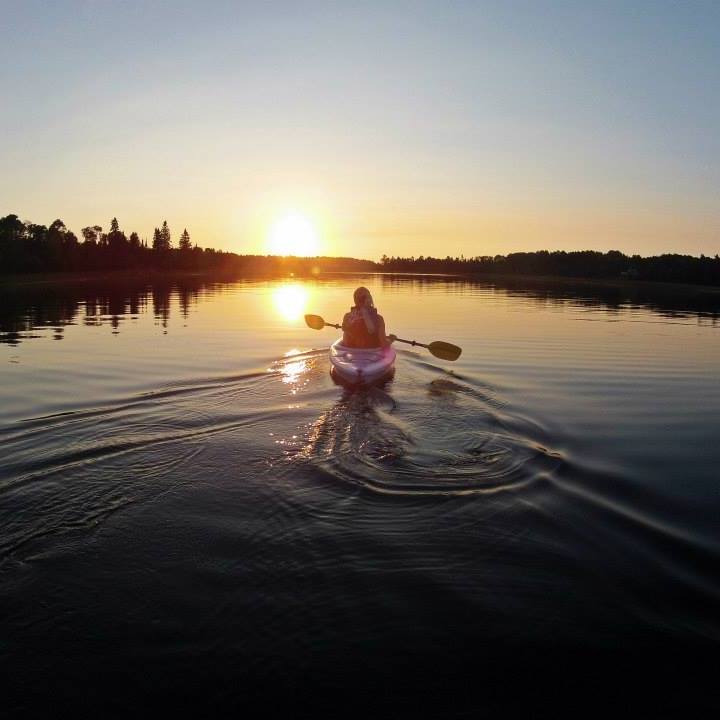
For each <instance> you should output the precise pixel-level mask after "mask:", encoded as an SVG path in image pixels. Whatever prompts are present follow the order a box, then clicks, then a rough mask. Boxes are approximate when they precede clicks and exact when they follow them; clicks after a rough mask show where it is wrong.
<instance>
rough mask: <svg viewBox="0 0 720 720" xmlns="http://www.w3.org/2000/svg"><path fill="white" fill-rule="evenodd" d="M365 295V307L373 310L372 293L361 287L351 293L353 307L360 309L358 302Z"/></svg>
mask: <svg viewBox="0 0 720 720" xmlns="http://www.w3.org/2000/svg"><path fill="white" fill-rule="evenodd" d="M365 295H367V297H368V301H367V306H368V307H371V308H374V307H375V303H374V302H373V296H372V293H371V292H370V291H369V290H368V289H367V288H366V287H363V286H362V285H361V286H360V287H359V288H357V290H355V292H354V293H353V301H354V303H355V307H360V303H359V302H358V301H359V300H360V299H362V298H363V297H364V296H365Z"/></svg>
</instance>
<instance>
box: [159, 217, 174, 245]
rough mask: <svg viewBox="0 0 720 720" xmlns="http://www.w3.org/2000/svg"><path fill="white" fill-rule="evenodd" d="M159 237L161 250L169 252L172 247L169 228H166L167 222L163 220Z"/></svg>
mask: <svg viewBox="0 0 720 720" xmlns="http://www.w3.org/2000/svg"><path fill="white" fill-rule="evenodd" d="M160 237H161V238H162V246H163V250H169V249H170V248H171V247H172V242H171V235H170V228H169V227H168V224H167V220H163V224H162V229H161V230H160Z"/></svg>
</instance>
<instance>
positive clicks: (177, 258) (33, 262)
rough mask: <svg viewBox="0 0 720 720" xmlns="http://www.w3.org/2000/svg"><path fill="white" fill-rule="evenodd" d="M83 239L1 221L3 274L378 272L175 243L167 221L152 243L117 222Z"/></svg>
mask: <svg viewBox="0 0 720 720" xmlns="http://www.w3.org/2000/svg"><path fill="white" fill-rule="evenodd" d="M81 238H82V239H80V238H78V236H77V235H76V234H75V233H74V232H73V231H72V230H69V229H68V228H67V227H66V225H65V223H64V222H63V221H62V220H55V221H54V222H53V223H51V224H50V226H49V227H47V226H45V225H37V224H35V223H31V222H23V221H22V220H20V218H19V217H18V216H17V215H6V216H5V217H3V218H0V274H9V273H36V272H76V271H113V270H162V271H171V270H191V271H201V272H213V273H218V274H242V273H246V274H253V275H261V274H265V275H278V274H281V275H287V274H290V273H296V274H304V275H311V274H314V273H315V274H316V273H319V272H340V271H354V272H376V271H377V270H378V265H377V263H374V262H372V261H371V260H357V259H355V258H337V257H318V258H295V257H279V256H267V255H237V254H236V253H229V252H223V251H220V250H213V249H212V248H200V247H198V246H197V245H195V244H193V242H192V240H191V238H190V233H189V232H188V231H187V229H185V230H183V232H182V233H181V235H180V238H179V240H178V243H177V247H175V246H174V244H173V239H172V234H171V232H170V228H169V227H168V224H167V221H165V222H163V223H162V225H161V226H160V227H157V228H155V230H154V232H153V236H152V240H151V242H150V244H148V242H147V240H145V239H141V238H140V236H139V235H138V233H137V232H131V233H130V234H129V235H128V234H126V233H125V232H124V231H123V230H121V229H120V224H119V223H118V221H117V218H113V219H112V220H111V221H110V228H109V230H108V232H104V231H103V228H102V227H101V226H99V225H90V226H88V227H84V228H83V229H82V230H81Z"/></svg>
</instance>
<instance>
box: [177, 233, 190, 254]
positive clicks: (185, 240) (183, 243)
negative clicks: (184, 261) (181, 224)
mask: <svg viewBox="0 0 720 720" xmlns="http://www.w3.org/2000/svg"><path fill="white" fill-rule="evenodd" d="M178 247H179V248H180V249H181V250H184V251H186V252H187V251H188V250H192V244H191V243H190V233H189V232H188V231H187V228H185V229H184V230H183V232H182V235H181V236H180V242H179V243H178Z"/></svg>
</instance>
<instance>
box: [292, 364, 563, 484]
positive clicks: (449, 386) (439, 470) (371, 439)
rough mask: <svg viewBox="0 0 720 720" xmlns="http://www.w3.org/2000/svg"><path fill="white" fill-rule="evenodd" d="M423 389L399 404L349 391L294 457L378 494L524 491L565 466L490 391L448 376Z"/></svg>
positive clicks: (380, 394)
mask: <svg viewBox="0 0 720 720" xmlns="http://www.w3.org/2000/svg"><path fill="white" fill-rule="evenodd" d="M424 390H425V392H424V393H420V394H419V395H418V396H417V397H416V398H415V399H412V398H411V397H406V398H404V399H402V400H398V401H397V402H396V401H395V400H394V399H393V397H392V396H391V395H389V394H388V393H387V392H386V391H385V390H384V389H382V388H381V387H372V388H369V389H366V390H360V391H352V390H346V391H345V392H344V393H343V394H342V396H341V398H340V399H339V400H338V402H337V403H336V404H335V405H334V406H333V407H332V408H330V409H329V410H327V411H326V412H324V413H323V414H322V415H321V416H320V417H319V418H318V419H317V421H316V422H315V423H314V424H313V425H312V427H311V428H310V431H309V434H308V438H307V443H306V445H305V447H303V448H302V450H301V451H300V453H298V454H297V455H296V456H295V457H294V458H292V460H293V461H300V462H307V463H310V464H311V465H313V466H315V467H316V468H317V469H319V470H321V471H323V473H324V474H327V475H329V476H331V477H333V478H335V479H337V480H339V481H343V482H348V483H351V484H354V485H357V486H362V487H365V488H367V489H370V490H372V491H375V492H378V493H386V494H397V495H438V496H444V495H471V494H482V493H493V492H499V491H503V490H510V489H519V488H521V487H523V486H524V485H526V484H528V483H530V482H532V481H533V480H534V479H535V478H537V477H538V476H539V475H540V474H541V473H545V472H549V471H552V469H553V468H554V467H556V466H557V465H558V464H559V462H560V457H559V455H558V454H557V453H553V452H551V451H549V450H547V449H546V448H544V447H543V446H542V445H541V444H540V443H539V442H538V441H537V440H536V439H535V438H534V437H533V436H532V434H529V433H531V431H532V427H531V423H528V422H526V421H524V420H522V419H521V418H519V417H513V416H512V415H511V414H510V412H509V411H506V410H501V408H502V406H503V403H502V402H501V401H499V400H498V399H497V398H496V397H495V396H494V395H493V394H492V393H491V392H487V391H485V390H478V389H477V388H474V387H472V386H471V385H470V384H469V383H465V382H463V381H462V380H459V379H457V378H453V379H450V378H449V377H440V378H434V379H432V380H430V381H429V382H427V383H426V385H425V387H424Z"/></svg>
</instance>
